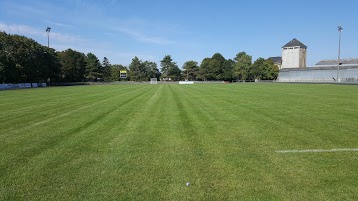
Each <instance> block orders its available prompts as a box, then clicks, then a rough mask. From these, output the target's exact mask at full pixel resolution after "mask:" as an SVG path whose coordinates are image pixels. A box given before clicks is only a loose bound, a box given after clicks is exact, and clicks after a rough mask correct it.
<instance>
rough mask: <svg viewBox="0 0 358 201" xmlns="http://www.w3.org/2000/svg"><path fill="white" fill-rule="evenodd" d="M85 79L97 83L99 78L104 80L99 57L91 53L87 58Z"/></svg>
mask: <svg viewBox="0 0 358 201" xmlns="http://www.w3.org/2000/svg"><path fill="white" fill-rule="evenodd" d="M85 77H86V79H87V80H89V81H97V80H98V79H99V78H102V65H101V63H100V62H99V60H98V58H97V56H96V55H94V54H93V53H91V52H90V53H88V54H87V57H86V73H85Z"/></svg>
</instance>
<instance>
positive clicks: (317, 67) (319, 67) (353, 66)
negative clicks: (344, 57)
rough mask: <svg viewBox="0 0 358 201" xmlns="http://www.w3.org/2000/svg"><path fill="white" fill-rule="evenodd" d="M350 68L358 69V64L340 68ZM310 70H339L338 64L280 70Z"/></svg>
mask: <svg viewBox="0 0 358 201" xmlns="http://www.w3.org/2000/svg"><path fill="white" fill-rule="evenodd" d="M350 69H358V65H352V66H341V67H340V70H350ZM310 70H337V65H335V66H314V67H307V68H283V69H281V70H280V71H284V72H286V71H310Z"/></svg>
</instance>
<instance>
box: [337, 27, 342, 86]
mask: <svg viewBox="0 0 358 201" xmlns="http://www.w3.org/2000/svg"><path fill="white" fill-rule="evenodd" d="M338 31H339V42H338V61H337V80H336V81H337V82H339V65H341V61H340V60H341V35H342V31H343V28H342V26H338Z"/></svg>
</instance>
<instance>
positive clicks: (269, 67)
mask: <svg viewBox="0 0 358 201" xmlns="http://www.w3.org/2000/svg"><path fill="white" fill-rule="evenodd" d="M278 72H279V69H278V66H276V65H275V64H274V63H273V61H272V60H270V59H269V60H266V59H264V58H258V59H257V60H256V61H255V62H254V63H253V64H252V68H251V74H252V75H253V78H254V79H259V80H275V79H277V76H278Z"/></svg>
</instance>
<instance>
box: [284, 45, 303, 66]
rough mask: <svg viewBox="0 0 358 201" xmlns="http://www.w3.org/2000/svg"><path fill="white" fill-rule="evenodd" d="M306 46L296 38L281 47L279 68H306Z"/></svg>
mask: <svg viewBox="0 0 358 201" xmlns="http://www.w3.org/2000/svg"><path fill="white" fill-rule="evenodd" d="M306 52H307V46H306V45H304V44H303V43H301V42H300V41H299V40H297V39H296V38H294V39H292V40H291V41H290V42H288V43H287V44H286V45H284V46H283V47H282V66H281V68H306Z"/></svg>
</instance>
